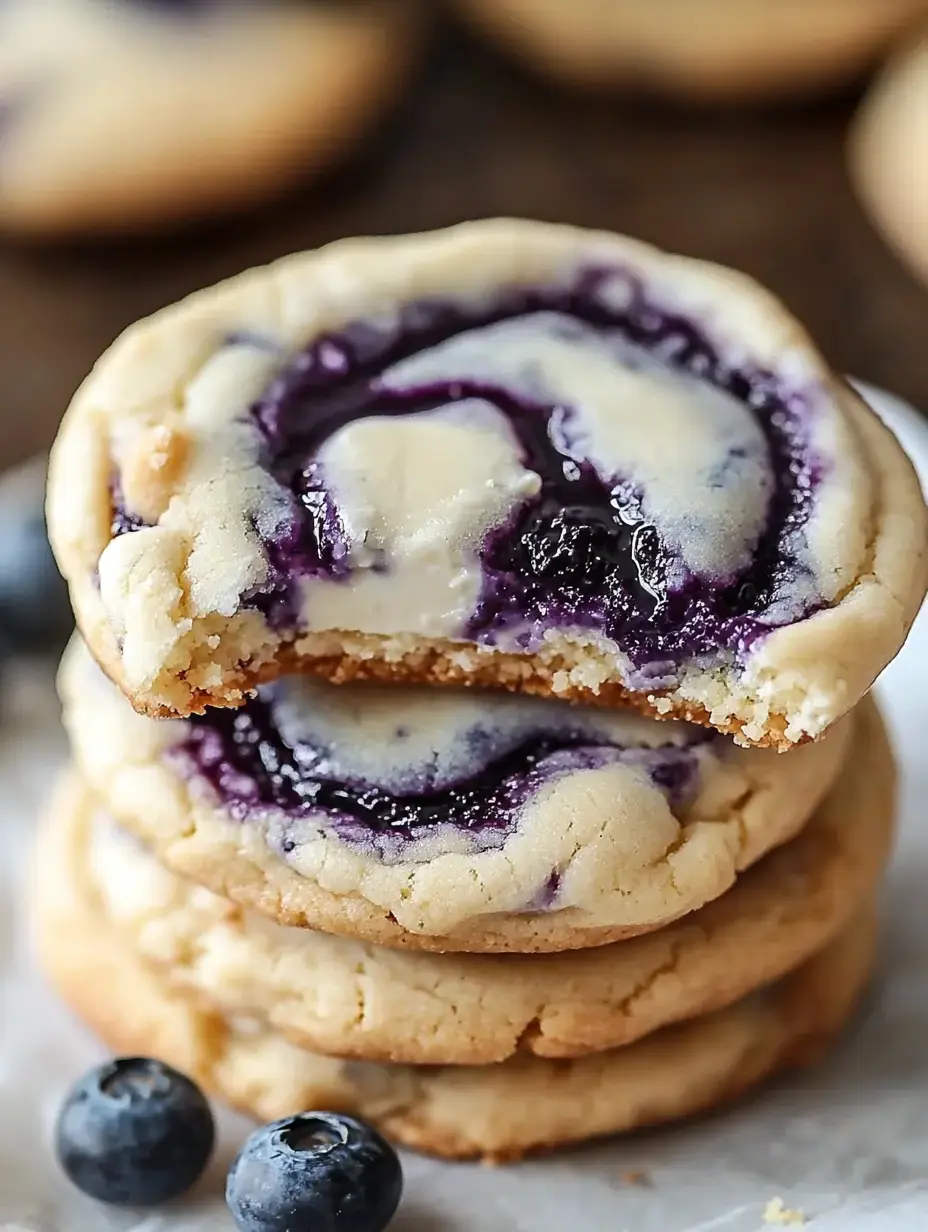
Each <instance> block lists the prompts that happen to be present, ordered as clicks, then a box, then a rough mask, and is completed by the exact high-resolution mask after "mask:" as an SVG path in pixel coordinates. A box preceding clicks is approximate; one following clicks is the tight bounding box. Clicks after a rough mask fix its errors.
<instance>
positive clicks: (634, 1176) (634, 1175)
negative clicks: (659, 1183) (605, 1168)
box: [619, 1168, 651, 1189]
mask: <svg viewBox="0 0 928 1232" xmlns="http://www.w3.org/2000/svg"><path fill="white" fill-rule="evenodd" d="M619 1180H620V1181H621V1182H622V1184H623V1185H637V1186H639V1187H640V1188H641V1189H650V1188H651V1178H650V1177H649V1176H648V1174H647V1172H641V1171H640V1170H639V1169H637V1168H636V1169H632V1170H631V1171H629V1172H620V1173H619Z"/></svg>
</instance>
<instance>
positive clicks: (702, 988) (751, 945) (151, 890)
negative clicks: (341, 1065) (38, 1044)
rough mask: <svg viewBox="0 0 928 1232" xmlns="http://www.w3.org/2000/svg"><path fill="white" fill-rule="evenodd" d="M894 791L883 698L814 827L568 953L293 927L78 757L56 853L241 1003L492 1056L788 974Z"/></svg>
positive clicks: (681, 1014) (589, 1040) (49, 830)
mask: <svg viewBox="0 0 928 1232" xmlns="http://www.w3.org/2000/svg"><path fill="white" fill-rule="evenodd" d="M893 797H894V791H893V773H892V761H891V757H890V753H889V748H888V745H887V743H886V738H885V735H884V733H883V730H882V728H881V725H880V722H879V718H878V715H877V713H876V711H875V709H874V708H872V707H871V706H870V705H869V704H867V705H866V710H865V712H864V713H863V714H862V715H861V717H860V724H859V727H858V730H857V734H856V739H855V745H854V754H853V756H852V757H851V759H850V762H849V765H848V769H847V770H846V772H845V774H844V775H843V777H842V779H841V781H840V783H839V784H838V785H837V786H836V787H835V788H834V789H833V790H832V791H831V793H830V794H829V796H828V798H827V800H826V801H825V802H824V804H823V805H821V806H820V808H819V810H818V812H817V813H816V814H815V816H814V818H813V819H812V821H810V822H809V824H808V826H807V827H806V828H805V829H804V830H803V832H802V834H801V835H800V836H799V837H798V838H795V839H793V840H792V842H791V843H789V844H788V845H787V846H785V847H783V848H781V849H780V850H779V851H777V852H775V853H773V854H772V855H769V856H767V857H766V859H764V860H763V861H762V862H761V863H760V864H758V865H757V866H756V867H755V868H753V869H751V870H750V871H749V872H747V873H745V874H744V875H743V876H742V877H740V878H739V880H738V882H737V884H736V885H735V886H734V887H733V888H732V889H731V890H729V891H728V893H727V894H725V895H723V897H722V898H720V899H716V900H715V902H713V903H711V904H709V905H708V906H706V907H704V908H703V909H702V910H701V911H699V912H697V913H695V914H694V915H691V916H689V917H688V918H687V919H685V920H681V921H678V922H677V923H676V924H670V925H668V926H667V927H666V928H664V929H661V930H660V931H659V932H656V933H650V934H649V935H648V936H646V937H639V938H635V939H632V940H629V941H624V942H621V943H619V944H617V945H611V946H602V947H599V948H596V949H591V950H586V951H580V952H571V953H569V954H566V955H563V956H561V955H531V956H522V955H501V956H496V957H477V956H470V955H452V954H444V955H431V954H417V953H414V952H407V953H396V952H395V951H391V950H387V949H383V948H382V947H379V946H372V945H364V944H360V943H358V942H355V941H349V940H345V939H343V938H340V937H333V936H329V935H327V934H325V933H320V932H315V931H313V930H311V929H296V928H282V927H281V926H279V925H277V924H273V923H270V922H268V921H267V920H265V919H264V918H263V917H260V916H258V915H255V914H253V913H249V912H246V911H244V910H243V909H242V908H239V907H236V906H235V905H234V904H232V903H230V902H229V900H228V899H224V898H220V897H219V896H217V895H214V894H211V893H210V892H209V891H208V890H204V889H203V888H201V887H200V886H197V885H195V884H193V883H191V882H188V881H187V880H186V879H184V878H181V877H178V876H177V875H176V874H173V873H170V872H168V870H167V869H165V868H164V867H163V866H162V865H160V864H159V863H158V862H157V860H156V859H155V858H154V857H153V856H152V855H151V853H150V852H149V851H147V850H146V848H145V847H144V846H143V845H142V844H141V843H139V842H138V840H136V839H134V838H133V837H132V836H130V835H128V834H127V833H126V832H125V831H124V830H122V829H120V828H119V827H118V826H116V824H115V823H114V822H113V821H112V820H111V819H110V818H108V817H106V816H105V815H104V814H103V813H102V812H101V810H100V809H99V806H97V805H96V804H95V802H94V801H93V799H92V797H91V795H90V793H89V792H88V791H87V789H86V788H85V787H84V786H83V785H82V783H81V781H80V779H79V777H78V776H77V775H75V774H73V773H72V774H71V775H69V776H68V777H67V778H66V779H65V780H64V782H63V783H62V786H61V788H60V790H59V792H58V793H57V795H56V798H55V800H54V802H53V804H52V807H51V809H50V811H49V814H48V817H47V819H46V821H45V823H44V827H43V830H42V832H41V834H40V836H39V859H40V860H44V859H45V858H48V859H55V860H60V861H63V862H65V863H66V864H67V865H68V866H69V871H70V876H71V877H72V878H73V880H74V882H75V884H77V885H80V886H81V887H82V892H83V893H84V894H85V895H86V896H87V897H88V898H93V899H94V900H95V902H96V904H97V906H98V909H99V910H100V911H101V912H102V913H103V915H105V916H106V918H107V920H108V922H109V925H110V927H112V928H113V929H115V930H116V931H117V932H118V933H119V934H120V936H122V937H124V938H126V939H127V940H129V941H130V942H131V944H132V946H133V948H134V949H135V950H136V952H137V953H138V954H139V956H140V957H141V958H143V959H145V960H146V961H147V962H150V963H153V964H154V965H156V966H157V967H158V968H159V969H160V970H161V973H162V974H163V975H165V976H166V977H167V978H168V979H169V980H170V981H171V983H173V984H177V985H179V986H180V987H182V988H186V989H187V990H188V991H189V992H190V993H191V994H193V995H196V996H200V997H202V998H204V999H205V1000H206V1001H207V1002H208V1003H210V1004H212V1005H214V1006H218V1007H220V1008H221V1009H222V1011H223V1012H224V1013H226V1014H228V1015H230V1016H242V1015H245V1016H248V1017H252V1016H254V1015H257V1016H258V1017H260V1018H261V1019H262V1020H264V1021H266V1022H267V1024H268V1026H269V1027H270V1028H271V1029H272V1030H274V1031H279V1032H281V1033H282V1034H283V1035H285V1036H287V1037H288V1038H290V1039H291V1040H292V1041H293V1042H294V1043H296V1044H298V1045H300V1046H301V1047H304V1048H310V1049H313V1050H314V1051H318V1052H323V1053H326V1054H329V1055H333V1056H339V1057H353V1058H356V1059H359V1060H364V1061H380V1062H394V1063H396V1062H402V1063H406V1064H414V1065H486V1064H490V1063H493V1062H497V1061H503V1060H505V1059H506V1058H507V1057H509V1056H511V1055H513V1054H514V1053H516V1052H530V1053H534V1054H536V1055H537V1056H547V1057H574V1056H582V1055H584V1054H587V1053H590V1052H599V1051H602V1050H605V1049H609V1048H616V1047H619V1046H622V1045H627V1044H629V1043H631V1042H633V1041H634V1040H636V1039H640V1038H641V1037H643V1036H645V1035H648V1034H650V1033H651V1032H652V1031H655V1030H657V1029H658V1028H660V1027H663V1026H666V1025H667V1024H669V1023H673V1022H679V1021H681V1020H683V1019H688V1018H694V1017H697V1016H700V1015H704V1014H707V1013H710V1012H712V1011H714V1010H717V1009H720V1008H722V1007H724V1006H727V1005H730V1004H732V1003H733V1002H735V1001H737V1000H739V999H741V998H742V997H745V996H747V995H748V994H749V993H751V992H753V991H754V990H755V989H757V988H760V987H761V986H763V985H766V984H768V983H770V982H772V981H774V980H777V979H780V978H781V977H782V976H784V975H785V974H786V973H787V972H788V971H791V970H793V969H794V968H796V967H797V966H799V965H800V964H801V963H802V962H804V961H806V960H808V959H809V958H810V957H811V955H812V954H813V953H815V952H817V951H818V950H820V949H822V948H823V947H824V946H825V945H826V944H827V943H828V942H829V941H830V940H831V939H832V938H833V937H834V936H835V934H836V933H837V932H839V931H840V929H841V928H842V927H844V925H845V924H846V923H847V921H848V920H849V919H850V917H851V916H852V915H853V914H854V912H856V911H857V910H859V908H860V906H861V904H862V903H864V902H865V901H869V900H870V899H871V898H872V896H873V894H874V893H875V890H876V883H877V880H878V878H879V876H880V874H881V872H882V869H883V867H884V864H885V861H886V857H887V854H888V850H889V845H890V839H891V836H892V831H893V825H892V815H893V803H894V802H893Z"/></svg>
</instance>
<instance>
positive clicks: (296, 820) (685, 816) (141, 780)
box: [60, 642, 854, 951]
mask: <svg viewBox="0 0 928 1232" xmlns="http://www.w3.org/2000/svg"><path fill="white" fill-rule="evenodd" d="M60 689H61V694H62V699H63V702H64V712H65V723H66V726H67V728H68V731H69V734H70V737H71V741H72V747H73V749H74V753H75V757H76V759H77V763H78V765H79V767H80V769H81V772H82V773H83V774H84V775H85V776H86V779H87V781H88V783H89V784H90V786H91V787H92V789H93V790H94V791H95V792H96V793H97V794H98V795H99V797H100V799H101V801H102V802H103V803H104V805H105V807H106V808H108V809H109V810H110V811H111V812H112V814H113V816H114V817H116V818H117V819H118V820H119V821H120V822H121V823H122V824H123V825H125V826H126V827H127V829H129V830H130V831H132V832H133V833H135V834H136V835H138V836H139V837H140V838H141V839H142V840H143V841H144V842H145V843H146V844H148V845H149V846H150V847H151V849H152V850H153V852H154V853H155V854H156V855H157V856H158V857H159V858H160V859H162V860H163V861H164V863H165V864H167V865H168V866H169V867H170V868H172V869H174V870H175V871H177V872H179V873H182V874H183V875H185V876H188V877H191V878H192V879H193V880H195V881H197V882H200V883H201V884H203V885H205V886H207V887H208V888H210V889H212V890H213V891H215V892H216V893H218V894H222V895H225V896H227V897H229V898H232V899H234V900H235V901H236V902H238V903H240V904H242V905H244V906H249V907H253V908H255V909H257V910H258V911H260V912H262V913H264V914H266V915H268V916H270V917H271V918H272V919H274V920H276V921H277V922H279V923H282V924H288V925H297V926H308V927H310V928H320V929H323V930H324V931H328V932H334V933H340V934H344V935H348V936H354V937H358V938H361V939H364V940H368V941H372V942H374V943H375V944H379V945H389V946H397V947H410V948H424V949H433V950H461V951H494V950H512V951H543V950H562V949H571V948H583V947H585V946H588V945H597V944H604V943H606V942H609V941H615V940H619V939H620V938H622V937H626V936H633V935H635V934H636V933H641V932H647V931H650V930H652V929H655V928H659V927H661V926H662V925H665V924H667V923H668V922H670V921H671V920H674V919H677V918H679V917H680V916H682V915H685V914H686V913H687V912H689V911H693V910H695V909H697V908H699V907H701V906H703V905H704V904H705V903H706V902H708V901H710V900H712V899H714V898H717V897H718V896H719V895H720V894H723V893H724V892H725V891H726V890H727V889H728V888H729V887H730V886H731V885H732V883H733V882H734V881H735V878H736V877H737V875H738V873H739V872H740V871H741V870H743V869H745V868H747V867H749V866H750V865H751V864H753V863H755V862H756V861H757V860H758V859H760V858H761V857H762V856H763V855H764V854H765V853H766V852H767V851H769V850H771V849H772V848H773V847H775V846H777V845H779V844H781V843H784V842H787V841H788V840H789V839H790V838H792V837H793V836H794V835H795V834H796V833H797V832H798V831H799V830H800V829H801V827H802V826H803V825H804V823H805V822H806V821H807V820H808V818H809V816H810V815H811V814H812V812H814V810H815V808H816V806H817V804H818V803H819V801H820V800H821V799H822V798H823V797H824V795H825V794H826V792H827V791H828V789H829V788H830V787H831V785H832V783H833V782H834V780H835V778H836V776H837V775H838V773H839V771H840V768H841V764H842V762H843V759H844V755H845V752H846V750H847V747H848V743H849V740H850V738H851V735H852V730H853V723H854V716H849V717H848V718H847V719H845V720H843V721H842V723H840V724H838V725H836V726H835V728H834V730H833V731H831V732H830V733H829V735H828V736H827V737H826V738H825V739H824V740H821V741H818V742H816V743H815V744H809V745H806V746H803V747H802V748H799V749H796V750H794V751H793V752H792V753H791V754H789V756H787V757H782V756H780V755H778V754H777V753H776V752H774V751H773V750H770V749H739V748H737V747H736V746H734V745H732V744H730V743H729V742H727V741H724V740H723V739H722V738H719V737H715V738H713V739H712V740H711V741H710V742H709V743H708V744H704V745H701V746H697V748H698V750H699V751H700V752H701V757H700V761H699V765H698V767H697V769H696V771H695V779H694V783H693V788H692V792H691V795H690V798H689V799H685V800H682V801H679V802H676V803H675V802H674V800H673V797H672V796H671V797H670V798H669V799H668V797H667V796H666V795H665V794H663V793H662V792H661V791H660V790H658V789H657V788H656V787H655V785H654V783H652V782H650V781H648V779H647V778H645V777H643V776H642V775H641V773H640V771H638V770H634V769H632V768H631V767H627V766H622V765H618V766H615V765H614V766H601V767H599V768H597V769H590V770H581V771H579V772H576V773H565V774H564V775H563V776H562V777H557V778H555V779H553V780H551V782H549V783H548V784H547V785H546V786H544V787H542V788H541V789H540V790H539V791H538V793H537V795H536V796H535V797H534V798H530V799H529V800H527V801H526V802H525V804H524V805H523V806H522V808H521V810H520V811H518V812H517V814H516V816H515V818H514V821H513V824H512V825H511V826H510V827H509V828H507V829H506V830H505V831H503V832H498V831H491V832H490V833H489V834H488V835H487V836H486V837H485V838H481V837H480V836H479V832H478V835H477V837H476V838H474V837H473V834H472V833H471V832H469V831H465V830H459V829H455V828H453V827H451V828H450V833H449V827H447V826H444V825H442V826H438V825H436V826H435V828H434V829H428V828H427V829H426V832H425V833H426V837H424V838H419V839H415V840H414V841H411V840H410V841H407V840H402V839H401V840H399V841H398V842H397V843H396V844H394V843H393V841H392V840H390V838H389V835H388V836H386V845H384V846H381V845H379V840H378V839H377V836H374V835H372V836H371V837H370V839H369V840H368V839H367V838H366V834H365V833H364V832H362V834H361V835H360V836H358V835H357V833H356V832H355V831H354V830H352V831H350V832H345V831H344V830H342V829H340V827H339V821H338V818H337V817H334V816H331V815H327V814H325V813H320V812H319V811H318V810H309V811H307V810H302V811H300V812H299V813H298V814H296V815H294V813H293V812H290V811H284V810H282V809H281V808H280V807H278V806H277V805H276V804H273V803H270V804H269V803H267V802H265V801H263V800H261V799H260V797H259V798H258V799H256V800H255V801H254V807H250V806H249V804H248V801H249V799H251V790H250V788H249V787H248V785H247V784H246V789H245V790H244V791H243V794H242V796H241V798H240V799H238V800H236V801H235V802H234V803H232V804H227V803H224V802H223V800H222V799H221V798H220V797H219V796H218V795H217V788H216V787H215V786H213V785H212V784H211V783H210V781H208V780H206V779H205V778H203V777H202V776H201V774H200V772H199V771H197V770H196V769H194V770H193V771H191V770H190V768H189V766H188V764H187V763H186V761H185V760H184V759H183V758H182V757H179V755H178V750H182V749H183V748H184V747H185V742H186V741H187V740H188V739H189V736H190V733H191V732H192V731H193V730H194V729H195V726H196V725H195V724H194V722H193V721H191V720H175V721H173V722H155V721H153V720H151V719H147V718H145V717H143V716H141V715H138V714H136V713H135V712H133V710H132V709H131V707H130V706H128V705H127V704H126V702H125V700H124V699H123V698H122V697H121V696H120V694H119V692H118V691H117V690H116V689H115V688H114V687H113V686H112V685H111V684H110V682H109V681H107V680H106V678H105V677H104V676H103V675H102V673H100V672H99V671H97V669H96V668H95V667H94V666H93V664H92V663H91V662H90V660H89V657H88V656H87V653H86V651H85V650H84V648H83V647H82V646H81V645H80V643H77V642H75V644H74V645H73V646H72V648H71V650H70V651H69V653H68V655H67V656H66V658H65V662H64V664H63V667H62V671H61V674H60ZM440 696H441V695H438V694H436V699H438V698H439V697H440ZM506 700H508V699H506ZM436 705H437V706H438V709H437V710H436V726H437V724H438V716H439V715H440V713H441V710H440V706H439V705H438V701H437V700H436ZM360 708H361V709H362V710H363V707H360ZM240 713H241V712H240ZM595 713H596V712H594V714H595ZM236 721H238V720H236ZM620 721H621V720H620ZM625 721H626V722H628V721H629V720H628V719H626V720H625ZM634 722H636V723H638V724H643V725H644V727H645V728H646V729H649V730H652V731H655V732H657V733H664V732H671V731H674V730H675V729H673V728H670V727H668V725H666V724H662V723H654V722H649V721H647V720H634ZM358 731H359V736H358V740H359V741H360V740H361V739H362V734H363V729H362V728H360V727H359V728H358ZM333 735H334V728H333ZM349 735H350V732H349ZM212 756H213V754H212V753H211V754H210V757H212ZM275 756H277V754H275ZM295 760H296V762H298V761H299V758H296V759H295ZM229 775H230V777H234V778H235V780H236V783H238V782H239V781H240V778H241V771H240V770H238V769H234V770H233V769H232V768H231V767H230V769H229Z"/></svg>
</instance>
